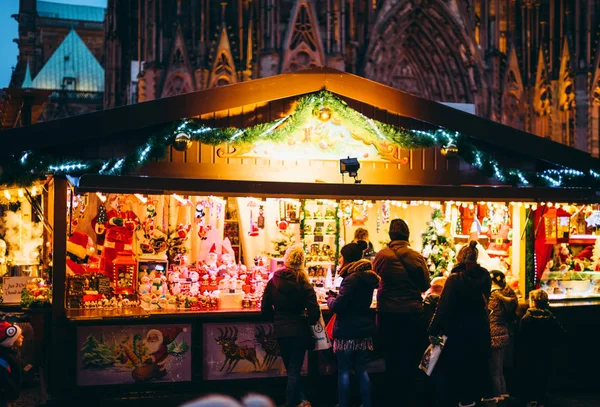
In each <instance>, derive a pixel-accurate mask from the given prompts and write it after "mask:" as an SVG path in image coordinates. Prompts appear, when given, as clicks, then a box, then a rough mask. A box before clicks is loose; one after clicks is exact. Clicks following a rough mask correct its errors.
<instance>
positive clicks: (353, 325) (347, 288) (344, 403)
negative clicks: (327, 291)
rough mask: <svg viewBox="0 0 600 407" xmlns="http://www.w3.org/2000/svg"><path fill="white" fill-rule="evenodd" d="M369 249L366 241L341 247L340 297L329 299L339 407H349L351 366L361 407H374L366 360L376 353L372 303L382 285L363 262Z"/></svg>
mask: <svg viewBox="0 0 600 407" xmlns="http://www.w3.org/2000/svg"><path fill="white" fill-rule="evenodd" d="M366 248H367V244H366V243H365V242H364V241H363V240H359V241H358V242H356V243H350V244H347V245H346V246H344V247H342V250H341V253H342V262H341V263H342V268H341V269H340V276H341V277H342V278H343V280H342V285H341V286H340V293H339V294H338V295H337V296H333V295H330V296H329V298H328V299H327V306H328V307H329V309H330V310H331V311H332V312H335V314H336V320H335V323H334V325H333V338H334V342H333V351H334V352H335V354H336V356H337V361H338V394H339V407H348V405H349V401H350V400H349V394H350V371H351V369H352V365H354V371H355V372H356V376H357V377H358V382H359V386H360V393H361V397H362V405H363V407H371V405H372V403H371V382H370V380H369V374H368V373H367V359H368V354H369V351H372V350H373V336H374V335H375V315H374V313H373V312H372V311H371V303H372V301H373V291H374V290H375V288H377V286H378V285H379V276H378V275H377V274H375V272H374V271H373V265H372V264H371V262H370V261H369V260H366V259H361V258H362V255H363V251H364V250H365V249H366Z"/></svg>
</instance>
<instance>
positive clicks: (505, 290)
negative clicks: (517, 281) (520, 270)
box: [488, 270, 519, 399]
mask: <svg viewBox="0 0 600 407" xmlns="http://www.w3.org/2000/svg"><path fill="white" fill-rule="evenodd" d="M490 276H491V278H492V294H491V296H490V300H489V301H488V311H489V314H490V332H491V337H492V359H491V362H490V375H491V376H492V385H493V391H494V397H499V398H502V399H503V398H507V397H508V396H509V395H508V393H507V390H506V381H505V380H504V351H505V350H506V348H507V347H508V345H509V343H510V335H509V324H510V323H511V321H512V320H513V319H514V318H512V315H516V314H515V312H516V309H517V305H518V303H519V300H518V299H517V295H516V294H515V292H514V291H513V289H512V288H510V287H509V286H508V285H507V284H506V276H505V275H504V273H503V272H501V271H499V270H492V271H491V272H490Z"/></svg>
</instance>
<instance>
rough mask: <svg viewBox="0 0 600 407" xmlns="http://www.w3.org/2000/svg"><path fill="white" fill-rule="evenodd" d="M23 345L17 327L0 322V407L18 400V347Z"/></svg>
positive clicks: (19, 369) (19, 386)
mask: <svg viewBox="0 0 600 407" xmlns="http://www.w3.org/2000/svg"><path fill="white" fill-rule="evenodd" d="M22 344H23V335H22V331H21V328H20V327H19V326H18V325H15V324H12V323H10V322H7V321H1V322H0V407H5V406H8V402H10V401H13V400H16V399H18V398H19V394H20V393H21V370H22V367H21V360H20V358H19V353H18V352H17V349H16V348H18V347H20V346H21V345H22Z"/></svg>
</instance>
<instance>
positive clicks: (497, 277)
mask: <svg viewBox="0 0 600 407" xmlns="http://www.w3.org/2000/svg"><path fill="white" fill-rule="evenodd" d="M490 277H491V278H492V281H493V282H494V283H496V284H498V285H499V286H500V287H502V288H504V287H506V276H505V275H504V273H503V272H501V271H500V270H492V271H490Z"/></svg>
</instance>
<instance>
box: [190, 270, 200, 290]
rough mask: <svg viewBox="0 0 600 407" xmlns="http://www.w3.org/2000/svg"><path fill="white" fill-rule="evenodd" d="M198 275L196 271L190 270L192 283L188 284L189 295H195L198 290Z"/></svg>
mask: <svg viewBox="0 0 600 407" xmlns="http://www.w3.org/2000/svg"><path fill="white" fill-rule="evenodd" d="M199 278H200V276H199V275H198V272H196V271H190V280H192V284H191V286H190V295H193V296H196V295H198V293H199V292H200V283H199V282H198V279H199Z"/></svg>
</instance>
